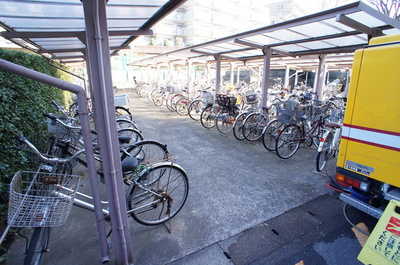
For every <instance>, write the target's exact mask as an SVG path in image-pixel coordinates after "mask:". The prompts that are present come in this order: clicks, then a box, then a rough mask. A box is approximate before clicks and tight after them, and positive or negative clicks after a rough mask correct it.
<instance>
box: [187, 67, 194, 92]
mask: <svg viewBox="0 0 400 265" xmlns="http://www.w3.org/2000/svg"><path fill="white" fill-rule="evenodd" d="M186 62H187V81H188V87H187V92H188V93H190V92H194V91H192V90H193V62H192V61H191V60H187V61H186Z"/></svg>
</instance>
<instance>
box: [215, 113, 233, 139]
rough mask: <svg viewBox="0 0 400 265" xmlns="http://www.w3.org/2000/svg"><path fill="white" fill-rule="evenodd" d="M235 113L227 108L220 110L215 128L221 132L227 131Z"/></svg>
mask: <svg viewBox="0 0 400 265" xmlns="http://www.w3.org/2000/svg"><path fill="white" fill-rule="evenodd" d="M236 117H237V114H235V113H233V112H230V111H228V110H223V111H220V112H219V113H218V115H217V130H218V131H219V132H220V133H222V134H227V133H229V132H230V131H231V130H232V128H233V124H234V123H235V120H236Z"/></svg>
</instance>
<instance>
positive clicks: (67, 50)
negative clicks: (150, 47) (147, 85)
mask: <svg viewBox="0 0 400 265" xmlns="http://www.w3.org/2000/svg"><path fill="white" fill-rule="evenodd" d="M185 1H186V0H170V1H168V0H146V1H143V0H110V1H109V2H108V4H107V24H108V29H109V36H110V37H109V42H110V48H111V50H112V53H116V52H117V51H118V50H120V49H125V48H127V46H128V45H129V44H130V43H131V42H132V41H133V40H134V39H135V38H136V37H137V36H138V35H149V34H152V32H151V30H149V29H150V28H151V27H152V26H153V25H154V24H156V23H157V22H158V21H160V20H161V19H162V18H163V17H164V16H166V15H167V14H169V13H170V12H172V11H173V10H175V9H176V8H177V7H178V6H179V5H181V4H182V3H184V2H185ZM0 27H3V28H4V29H5V30H6V31H5V32H2V33H1V35H2V36H3V37H4V38H6V39H9V40H11V41H12V42H14V43H15V44H17V45H19V46H21V47H24V48H27V49H29V50H32V51H34V52H37V53H41V54H48V55H49V57H51V58H53V59H58V60H60V61H61V62H63V63H71V62H78V61H84V60H85V19H84V12H83V6H82V3H81V2H80V1H79V0H1V1H0Z"/></svg>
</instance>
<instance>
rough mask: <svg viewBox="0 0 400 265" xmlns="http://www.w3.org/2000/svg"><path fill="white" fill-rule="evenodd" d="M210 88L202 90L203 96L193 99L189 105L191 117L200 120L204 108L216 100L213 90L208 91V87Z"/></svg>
mask: <svg viewBox="0 0 400 265" xmlns="http://www.w3.org/2000/svg"><path fill="white" fill-rule="evenodd" d="M209 88H210V87H208V88H206V89H204V90H203V91H202V95H201V98H200V99H196V100H193V101H192V102H191V103H190V105H189V107H188V113H189V117H190V118H192V119H193V120H195V121H198V120H200V115H201V112H202V111H203V109H204V108H205V107H206V106H208V105H209V104H212V102H214V97H213V95H212V94H211V92H209V91H207V89H209Z"/></svg>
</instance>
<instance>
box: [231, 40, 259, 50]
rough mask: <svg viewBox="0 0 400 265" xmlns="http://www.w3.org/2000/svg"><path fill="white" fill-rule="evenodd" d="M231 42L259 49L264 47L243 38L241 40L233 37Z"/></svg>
mask: <svg viewBox="0 0 400 265" xmlns="http://www.w3.org/2000/svg"><path fill="white" fill-rule="evenodd" d="M233 42H234V43H237V44H241V45H244V46H249V47H253V48H256V49H261V50H262V49H263V48H264V47H263V46H262V45H259V44H255V43H252V42H248V41H244V40H241V39H234V41H233Z"/></svg>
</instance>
